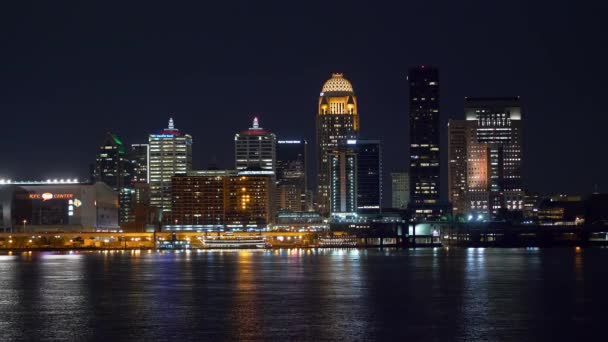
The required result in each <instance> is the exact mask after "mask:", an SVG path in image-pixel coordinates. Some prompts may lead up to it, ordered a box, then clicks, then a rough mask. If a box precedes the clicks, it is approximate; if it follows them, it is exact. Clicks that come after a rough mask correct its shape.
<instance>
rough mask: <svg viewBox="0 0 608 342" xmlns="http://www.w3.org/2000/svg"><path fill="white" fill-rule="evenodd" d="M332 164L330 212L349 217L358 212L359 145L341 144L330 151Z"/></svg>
mask: <svg viewBox="0 0 608 342" xmlns="http://www.w3.org/2000/svg"><path fill="white" fill-rule="evenodd" d="M328 160H329V164H330V179H329V180H330V189H329V190H330V191H329V193H330V213H331V216H332V218H349V217H352V216H354V215H355V214H356V213H357V146H356V142H354V141H353V142H352V145H347V146H341V147H339V148H337V149H334V150H332V151H331V152H330V153H328Z"/></svg>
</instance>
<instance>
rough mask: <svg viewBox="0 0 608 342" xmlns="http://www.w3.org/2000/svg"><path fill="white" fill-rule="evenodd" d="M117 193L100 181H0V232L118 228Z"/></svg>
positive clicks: (108, 229)
mask: <svg viewBox="0 0 608 342" xmlns="http://www.w3.org/2000/svg"><path fill="white" fill-rule="evenodd" d="M118 209H119V205H118V193H117V192H116V191H114V190H113V189H112V188H110V187H109V186H108V185H107V184H105V183H103V182H96V183H80V182H78V181H77V180H64V179H61V180H56V179H55V180H47V181H38V182H13V181H5V180H0V231H3V232H15V233H17V232H27V233H34V232H93V231H118V230H119V229H120V227H119V220H118V211H119V210H118Z"/></svg>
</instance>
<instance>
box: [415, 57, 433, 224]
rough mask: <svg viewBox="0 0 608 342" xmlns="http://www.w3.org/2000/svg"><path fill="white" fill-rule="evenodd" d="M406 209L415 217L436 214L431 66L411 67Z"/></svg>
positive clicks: (431, 216) (422, 217) (419, 217)
mask: <svg viewBox="0 0 608 342" xmlns="http://www.w3.org/2000/svg"><path fill="white" fill-rule="evenodd" d="M408 81H409V88H410V191H411V193H410V209H411V213H412V215H414V217H416V218H417V219H427V220H432V219H435V218H437V216H438V215H439V214H438V212H437V210H436V209H437V207H438V204H439V177H440V171H439V158H440V157H439V129H440V126H439V73H438V70H437V69H436V68H434V67H428V66H424V65H423V66H418V67H414V68H411V69H410V70H409V75H408Z"/></svg>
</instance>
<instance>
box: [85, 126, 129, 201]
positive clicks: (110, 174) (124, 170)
mask: <svg viewBox="0 0 608 342" xmlns="http://www.w3.org/2000/svg"><path fill="white" fill-rule="evenodd" d="M127 165H128V158H127V155H126V151H125V146H124V144H123V143H122V141H120V139H118V137H117V136H116V134H113V133H110V132H108V133H107V134H106V136H105V139H104V141H103V143H102V144H101V146H99V151H98V152H97V155H96V157H95V165H94V167H93V175H92V177H93V180H94V181H97V182H104V183H106V184H107V185H108V186H109V187H111V188H112V189H114V191H120V189H122V188H123V187H124V186H125V183H128V181H129V176H130V173H129V169H128V166H127Z"/></svg>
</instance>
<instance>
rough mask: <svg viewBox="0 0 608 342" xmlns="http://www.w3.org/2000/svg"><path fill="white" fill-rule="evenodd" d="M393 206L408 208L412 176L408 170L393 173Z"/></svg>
mask: <svg viewBox="0 0 608 342" xmlns="http://www.w3.org/2000/svg"><path fill="white" fill-rule="evenodd" d="M391 192H392V193H391V195H392V202H391V203H392V205H391V207H392V208H396V209H406V208H407V205H408V203H409V202H410V177H409V175H408V174H407V172H392V173H391Z"/></svg>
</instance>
